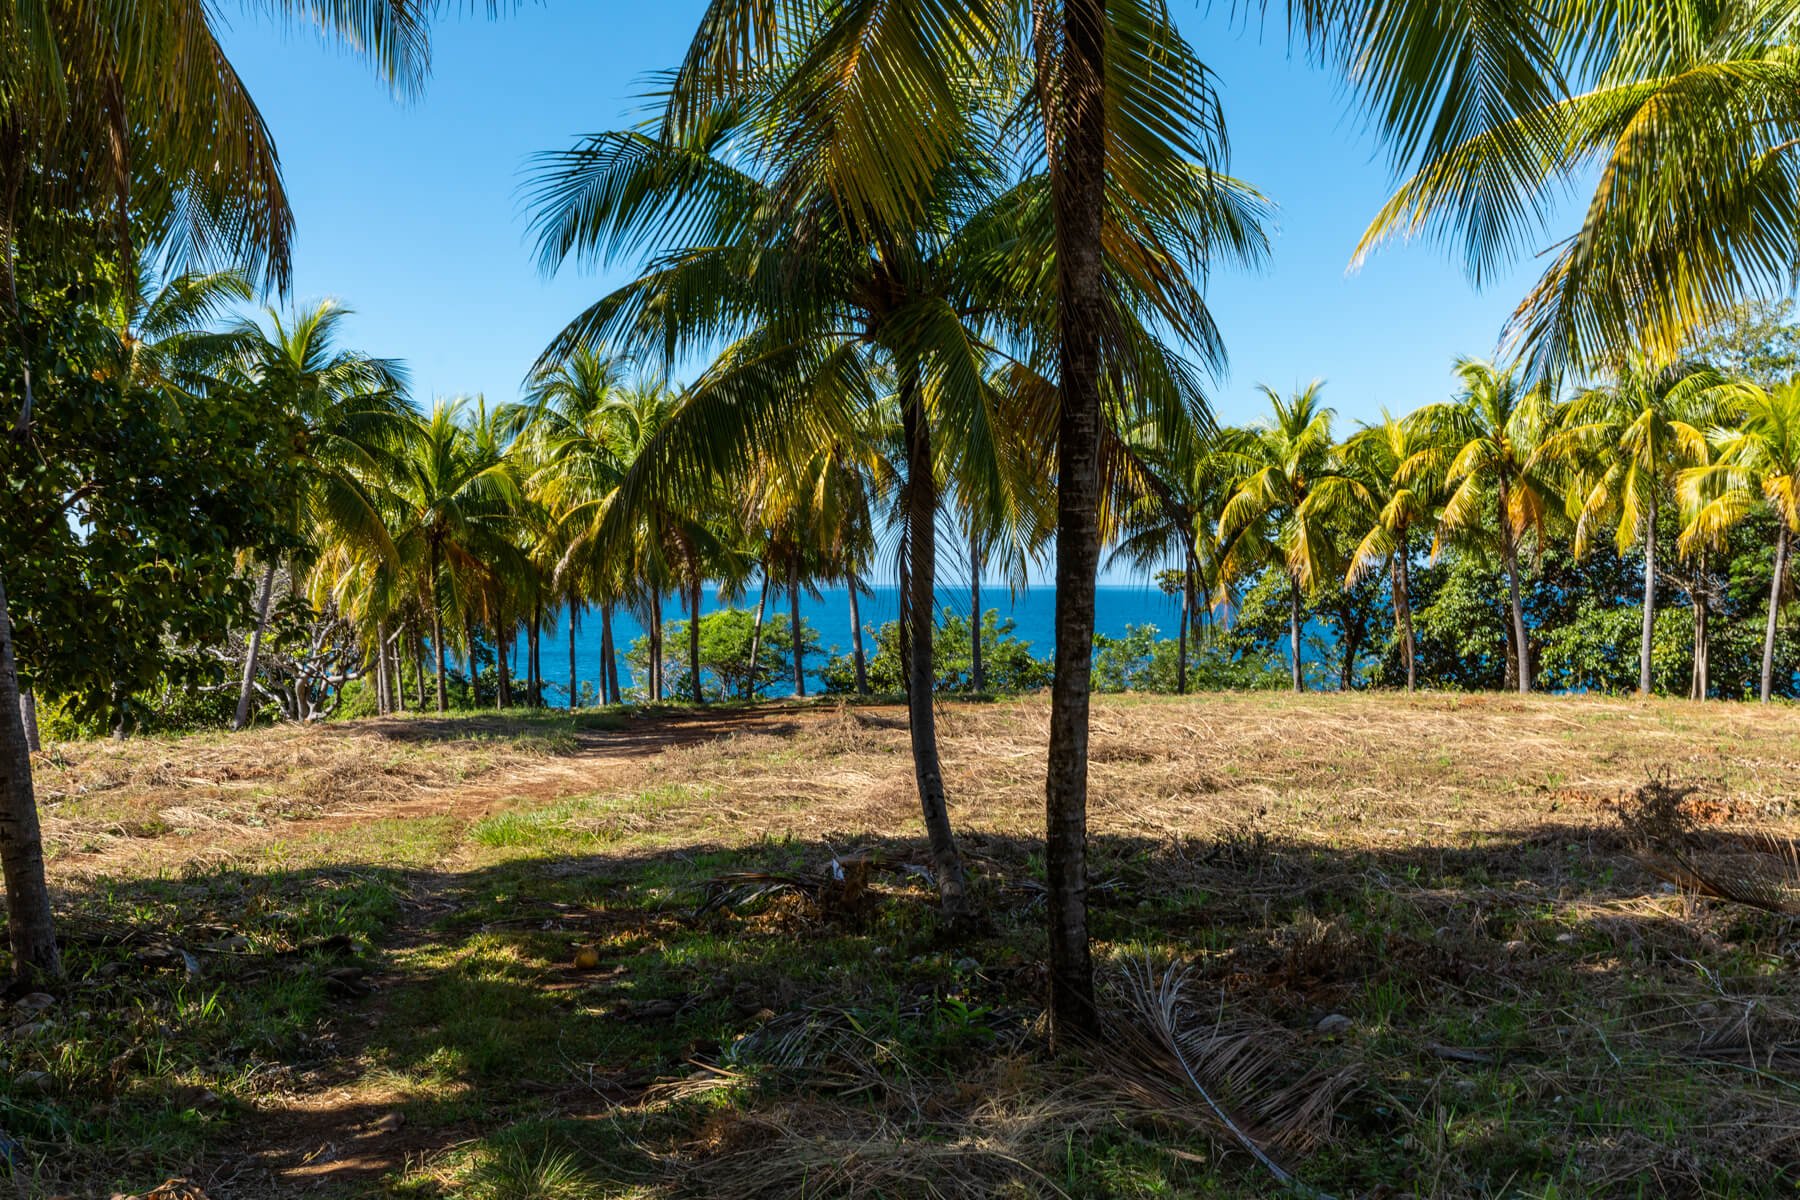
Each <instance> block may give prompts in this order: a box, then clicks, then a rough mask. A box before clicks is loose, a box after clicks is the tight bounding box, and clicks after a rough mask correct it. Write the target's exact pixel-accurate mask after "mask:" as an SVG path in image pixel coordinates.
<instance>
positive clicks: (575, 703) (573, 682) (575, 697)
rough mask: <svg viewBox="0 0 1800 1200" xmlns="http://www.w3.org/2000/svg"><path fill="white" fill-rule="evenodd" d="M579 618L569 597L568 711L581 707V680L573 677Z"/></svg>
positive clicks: (571, 597) (576, 606) (577, 610)
mask: <svg viewBox="0 0 1800 1200" xmlns="http://www.w3.org/2000/svg"><path fill="white" fill-rule="evenodd" d="M579 616H580V611H579V606H578V605H577V604H576V601H575V597H574V596H570V597H569V711H570V712H574V711H575V710H576V709H577V708H580V707H581V680H579V679H577V678H576V677H575V621H576V619H577V617H579Z"/></svg>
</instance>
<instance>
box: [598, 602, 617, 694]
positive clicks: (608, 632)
mask: <svg viewBox="0 0 1800 1200" xmlns="http://www.w3.org/2000/svg"><path fill="white" fill-rule="evenodd" d="M600 657H601V658H603V659H605V660H606V686H607V688H608V689H609V690H610V691H611V692H612V702H613V703H614V704H617V703H619V700H620V697H619V656H618V654H617V653H616V652H615V651H614V650H613V634H612V605H610V604H603V605H601V606H600Z"/></svg>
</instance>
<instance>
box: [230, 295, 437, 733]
mask: <svg viewBox="0 0 1800 1200" xmlns="http://www.w3.org/2000/svg"><path fill="white" fill-rule="evenodd" d="M349 315H350V310H349V309H347V308H345V307H343V306H342V305H340V304H338V303H337V302H335V301H332V300H327V301H324V302H322V303H320V304H318V305H317V306H315V307H313V308H311V309H308V310H305V311H302V312H298V313H295V314H293V315H292V316H291V317H288V318H284V317H282V316H281V314H280V313H278V312H276V311H275V310H273V309H270V310H268V311H267V313H266V321H267V325H266V327H265V326H264V325H262V324H258V323H256V322H253V321H245V322H243V323H242V324H240V325H239V327H238V328H237V330H236V331H235V335H236V339H237V340H238V342H239V351H238V356H239V373H240V374H241V376H242V378H243V381H244V386H245V389H246V390H247V392H248V393H249V394H250V395H251V396H253V397H255V398H256V400H257V401H258V402H260V403H261V404H263V405H264V406H265V407H266V408H268V409H269V410H270V411H272V412H278V413H282V414H285V416H286V417H287V419H288V421H289V422H290V425H291V430H292V432H291V435H290V441H289V445H290V453H291V454H292V456H293V458H294V459H295V461H296V462H298V463H299V464H300V465H301V468H302V478H303V480H304V483H305V486H304V489H303V490H302V491H301V492H300V493H299V494H297V495H296V496H295V500H294V513H293V524H294V529H295V532H296V533H299V532H302V531H307V532H310V534H311V536H312V540H313V541H314V542H315V543H317V542H320V541H326V540H332V541H337V540H348V541H353V542H357V543H360V544H362V545H364V546H367V547H370V548H372V549H374V550H376V551H378V552H379V553H381V554H383V555H387V556H390V557H391V555H392V553H393V543H392V540H391V539H390V538H389V536H388V531H387V526H386V524H385V523H384V522H383V520H382V516H381V514H380V513H379V512H378V511H377V508H376V502H375V500H374V498H373V497H372V496H371V495H370V493H369V490H368V486H367V483H366V481H367V480H368V479H370V478H371V477H373V476H377V475H379V474H380V472H381V459H382V456H383V455H385V454H386V453H387V451H388V449H389V448H390V447H392V446H393V445H394V444H395V443H396V442H397V440H398V439H399V438H400V436H401V431H402V430H403V428H404V427H405V425H406V423H407V421H408V420H409V419H410V418H411V416H412V411H413V410H412V407H411V405H410V404H409V403H408V402H407V399H406V371H405V368H403V367H402V366H401V365H400V364H399V363H397V362H395V361H393V360H391V359H385V358H375V357H372V356H370V355H367V354H363V353H361V352H360V351H355V350H345V349H341V348H339V347H338V346H337V345H336V344H335V343H336V340H337V335H338V333H339V329H340V326H341V325H342V324H343V322H344V320H345V319H346V318H347V317H349ZM276 565H277V564H276V561H275V559H274V557H273V556H271V557H270V559H269V561H268V562H266V563H265V564H264V565H263V578H262V584H261V586H260V588H259V589H258V592H257V605H256V625H255V626H254V628H253V629H252V630H251V633H250V641H249V646H248V649H247V650H246V652H245V655H244V674H243V678H242V681H241V683H240V685H239V688H238V703H237V712H236V713H235V714H234V715H233V717H232V723H231V727H232V728H233V729H234V730H235V729H242V728H244V726H246V725H248V724H249V723H250V702H251V698H252V694H253V685H254V683H255V680H256V660H257V655H258V652H259V650H260V648H261V645H262V639H263V633H264V631H265V630H266V629H267V628H268V624H269V603H270V599H271V591H272V589H273V585H274V582H275V569H276Z"/></svg>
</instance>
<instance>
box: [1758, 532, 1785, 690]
mask: <svg viewBox="0 0 1800 1200" xmlns="http://www.w3.org/2000/svg"><path fill="white" fill-rule="evenodd" d="M1787 561H1788V529H1787V525H1786V523H1785V522H1783V521H1781V520H1780V518H1777V519H1776V523H1775V577H1774V578H1773V579H1771V580H1770V581H1769V623H1768V627H1767V628H1766V629H1765V630H1764V631H1763V656H1762V691H1761V693H1760V696H1761V698H1762V702H1763V703H1764V704H1767V703H1768V702H1769V693H1770V692H1771V691H1773V689H1774V684H1775V625H1776V622H1777V619H1778V617H1779V616H1780V614H1781V590H1782V587H1781V585H1782V583H1783V581H1784V580H1785V579H1786V577H1787Z"/></svg>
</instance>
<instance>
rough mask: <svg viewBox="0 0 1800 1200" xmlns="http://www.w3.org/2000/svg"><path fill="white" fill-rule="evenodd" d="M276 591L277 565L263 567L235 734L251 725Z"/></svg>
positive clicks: (233, 720) (246, 656)
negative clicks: (253, 697) (259, 660)
mask: <svg viewBox="0 0 1800 1200" xmlns="http://www.w3.org/2000/svg"><path fill="white" fill-rule="evenodd" d="M274 590H275V564H274V563H273V562H270V563H269V564H268V565H266V566H265V567H263V578H262V592H261V594H260V596H259V597H258V599H257V601H256V628H255V629H252V630H251V631H250V645H249V647H248V648H247V649H246V650H245V652H244V680H243V683H242V684H240V685H239V687H238V702H237V712H236V714H234V715H233V716H232V718H231V728H232V730H233V732H235V731H237V730H240V729H242V728H243V727H244V726H246V725H248V724H249V723H250V697H251V692H252V685H254V684H255V682H256V659H257V656H258V655H259V654H260V653H262V640H263V631H264V630H266V629H268V627H269V597H270V595H271V594H272V593H273V592H274Z"/></svg>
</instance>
